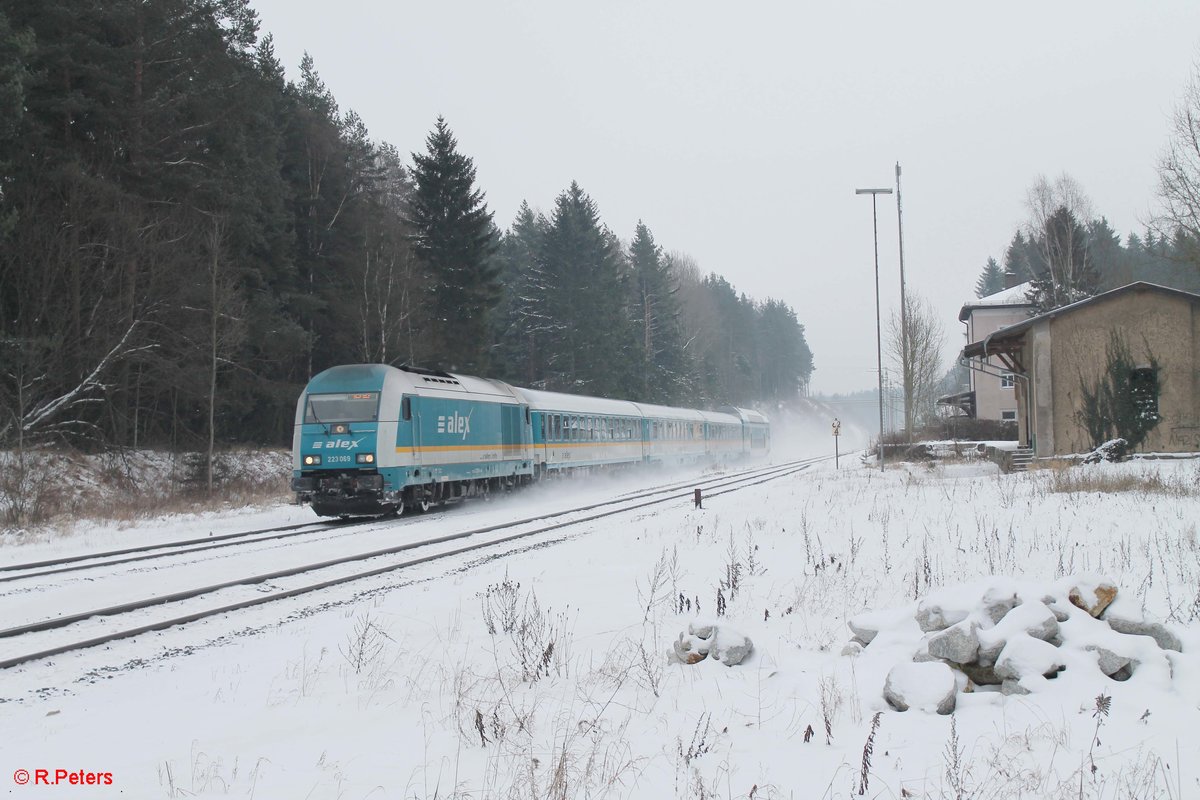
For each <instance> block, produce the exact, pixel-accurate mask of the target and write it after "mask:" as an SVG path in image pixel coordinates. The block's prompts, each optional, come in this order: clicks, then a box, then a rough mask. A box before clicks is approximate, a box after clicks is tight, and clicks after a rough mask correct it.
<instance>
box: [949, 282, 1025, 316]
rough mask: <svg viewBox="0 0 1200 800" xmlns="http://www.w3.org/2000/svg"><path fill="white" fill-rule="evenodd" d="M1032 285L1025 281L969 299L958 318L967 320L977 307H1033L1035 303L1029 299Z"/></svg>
mask: <svg viewBox="0 0 1200 800" xmlns="http://www.w3.org/2000/svg"><path fill="white" fill-rule="evenodd" d="M1030 286H1031V284H1030V282H1029V281H1025V282H1024V283H1018V284H1017V285H1016V286H1010V287H1008V288H1007V289H1001V290H1000V291H998V292H996V293H995V294H989V295H987V296H986V297H980V298H977V299H975V300H968V301H967V302H965V303H963V305H962V309H961V310H960V311H959V312H958V319H959V321H960V322H965V321H966V319H967V317H969V316H971V312H972V311H974V310H975V309H977V308H1020V307H1022V306H1026V307H1028V308H1033V307H1034V305H1033V303H1031V302H1029V300H1028V299H1027V298H1028V297H1029V289H1030Z"/></svg>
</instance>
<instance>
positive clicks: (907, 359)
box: [896, 161, 916, 444]
mask: <svg viewBox="0 0 1200 800" xmlns="http://www.w3.org/2000/svg"><path fill="white" fill-rule="evenodd" d="M896 227H897V229H898V230H899V231H900V356H901V361H903V362H904V363H903V364H901V369H903V370H904V433H905V435H906V436H907V437H908V442H909V444H912V440H913V420H914V418H915V417H916V414H915V413H914V412H915V410H916V409H914V408H913V379H912V363H911V362H912V354H911V353H910V352H909V341H908V303H907V302H906V300H905V297H904V215H903V212H902V211H901V203H900V162H899V161H897V162H896Z"/></svg>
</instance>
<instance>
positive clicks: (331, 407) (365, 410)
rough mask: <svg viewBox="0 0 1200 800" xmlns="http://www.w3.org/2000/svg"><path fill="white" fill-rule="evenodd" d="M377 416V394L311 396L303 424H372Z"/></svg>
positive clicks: (358, 393)
mask: <svg viewBox="0 0 1200 800" xmlns="http://www.w3.org/2000/svg"><path fill="white" fill-rule="evenodd" d="M378 416H379V392H357V393H353V394H351V393H347V394H311V395H309V396H308V406H307V408H306V409H305V411H304V421H305V422H317V423H329V422H374V421H375V420H376V419H377V418H378Z"/></svg>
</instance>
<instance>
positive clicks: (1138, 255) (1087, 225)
mask: <svg viewBox="0 0 1200 800" xmlns="http://www.w3.org/2000/svg"><path fill="white" fill-rule="evenodd" d="M1194 99H1195V100H1197V101H1200V95H1194ZM1197 112H1200V104H1198V105H1197V106H1196V108H1195V109H1193V111H1192V113H1193V114H1196V113H1197ZM1180 113H1184V112H1182V111H1181V112H1180ZM1195 134H1196V135H1200V128H1198V129H1197V130H1196V131H1195ZM1193 147H1194V145H1193ZM1168 152H1169V153H1170V152H1172V151H1168ZM1174 152H1176V155H1175V156H1174V160H1175V164H1176V166H1175V170H1176V172H1175V173H1173V174H1172V175H1173V176H1174V177H1172V178H1171V179H1172V180H1174V181H1177V180H1178V178H1177V176H1178V175H1179V174H1189V173H1188V169H1187V165H1185V164H1182V163H1180V162H1181V159H1180V158H1179V156H1178V151H1177V150H1176V151H1174ZM1169 157H1170V156H1164V162H1163V163H1160V180H1161V181H1163V182H1166V181H1167V180H1168V173H1166V172H1165V171H1164V170H1165V169H1166V167H1165V166H1164V163H1165V159H1167V158H1169ZM1191 157H1192V159H1193V163H1192V164H1191V166H1190V170H1191V171H1190V175H1191V178H1192V180H1193V181H1195V183H1194V185H1193V188H1194V189H1200V149H1194V150H1193V151H1192V156H1191ZM1159 194H1160V199H1161V200H1162V201H1163V204H1164V208H1166V209H1168V210H1167V211H1165V212H1163V213H1162V214H1160V215H1159V216H1158V217H1157V218H1156V219H1155V220H1154V221H1153V222H1151V223H1150V224H1149V225H1147V226H1146V228H1145V229H1144V231H1143V233H1142V234H1140V235H1139V234H1137V233H1135V232H1131V233H1129V234H1128V235H1127V236H1126V237H1125V239H1124V241H1122V238H1121V236H1120V235H1119V234H1118V233H1117V232H1116V231H1115V230H1113V228H1112V226H1111V225H1110V224H1109V222H1108V220H1107V219H1106V218H1105V217H1104V216H1103V215H1100V216H1097V215H1095V214H1094V212H1093V210H1092V204H1091V201H1090V200H1089V199H1088V198H1087V196H1086V195H1085V194H1084V192H1083V190H1082V188H1081V187H1080V186H1079V184H1078V183H1077V182H1076V181H1075V180H1074V179H1073V178H1072V177H1071V176H1069V175H1065V174H1064V175H1061V176H1059V177H1058V178H1057V179H1056V180H1054V181H1049V180H1047V179H1046V178H1044V177H1042V178H1038V179H1037V181H1035V183H1034V184H1033V186H1032V187H1030V189H1029V191H1028V194H1027V198H1026V206H1027V208H1028V211H1029V218H1028V220H1027V222H1026V223H1025V224H1024V225H1023V226H1022V227H1021V228H1020V229H1018V230H1017V231H1016V232H1015V233H1014V234H1013V237H1012V239H1011V241H1010V242H1009V245H1008V247H1007V248H1006V249H1005V252H1004V256H1003V263H1000V262H999V261H997V260H996V259H995V258H994V257H990V258H988V259H987V262H986V263H985V264H984V267H983V270H982V271H981V272H980V274H979V278H978V280H977V281H976V283H975V295H976V297H987V296H988V295H991V294H995V293H996V292H999V291H1002V290H1003V289H1005V288H1008V287H1011V286H1015V285H1017V284H1021V283H1025V282H1029V284H1030V285H1029V289H1028V291H1027V295H1026V297H1027V299H1028V300H1029V302H1030V303H1032V304H1033V305H1034V306H1035V307H1036V310H1037V311H1038V312H1042V311H1050V310H1052V309H1055V308H1059V307H1061V306H1064V305H1067V304H1069V303H1074V302H1076V301H1078V300H1082V299H1084V298H1086V297H1091V296H1092V295H1095V294H1098V293H1100V292H1105V291H1108V290H1110V289H1116V288H1118V287H1120V286H1125V285H1126V284H1129V283H1133V282H1134V281H1146V282H1149V283H1157V284H1160V285H1162V286H1169V287H1171V288H1175V289H1182V290H1184V291H1189V292H1197V293H1200V230H1197V229H1196V227H1195V225H1194V223H1193V226H1192V227H1191V228H1189V227H1188V225H1187V224H1186V221H1187V219H1188V212H1186V211H1185V210H1184V209H1183V207H1182V205H1181V202H1180V201H1178V200H1177V201H1175V207H1176V208H1175V210H1174V211H1171V210H1170V209H1171V207H1172V206H1171V203H1172V201H1171V199H1170V198H1169V197H1167V196H1166V193H1165V190H1164V188H1163V186H1162V185H1160V189H1159ZM1192 202H1193V203H1194V204H1195V206H1196V208H1195V210H1194V211H1192V212H1190V213H1191V214H1192V218H1193V219H1194V218H1196V217H1195V215H1196V214H1197V212H1200V194H1196V195H1193V199H1192Z"/></svg>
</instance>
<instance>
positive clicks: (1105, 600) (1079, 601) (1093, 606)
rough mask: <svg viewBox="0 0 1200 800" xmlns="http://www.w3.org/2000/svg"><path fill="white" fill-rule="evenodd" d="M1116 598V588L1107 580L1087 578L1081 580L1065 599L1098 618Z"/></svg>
mask: <svg viewBox="0 0 1200 800" xmlns="http://www.w3.org/2000/svg"><path fill="white" fill-rule="evenodd" d="M1116 596H1117V586H1116V584H1114V583H1113V582H1112V581H1111V580H1109V579H1108V578H1099V577H1091V576H1089V577H1087V578H1084V579H1081V580H1080V581H1079V582H1077V583H1076V584H1075V585H1074V586H1072V587H1071V590H1070V591H1069V592H1068V593H1067V599H1068V600H1070V602H1071V605H1073V606H1075V607H1076V608H1082V609H1083V610H1084V611H1086V612H1088V613H1089V614H1091V615H1092V616H1093V617H1099V616H1100V615H1101V614H1103V613H1104V610H1105V609H1106V608H1108V606H1109V604H1110V603H1112V601H1113V600H1114V599H1115V598H1116Z"/></svg>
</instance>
